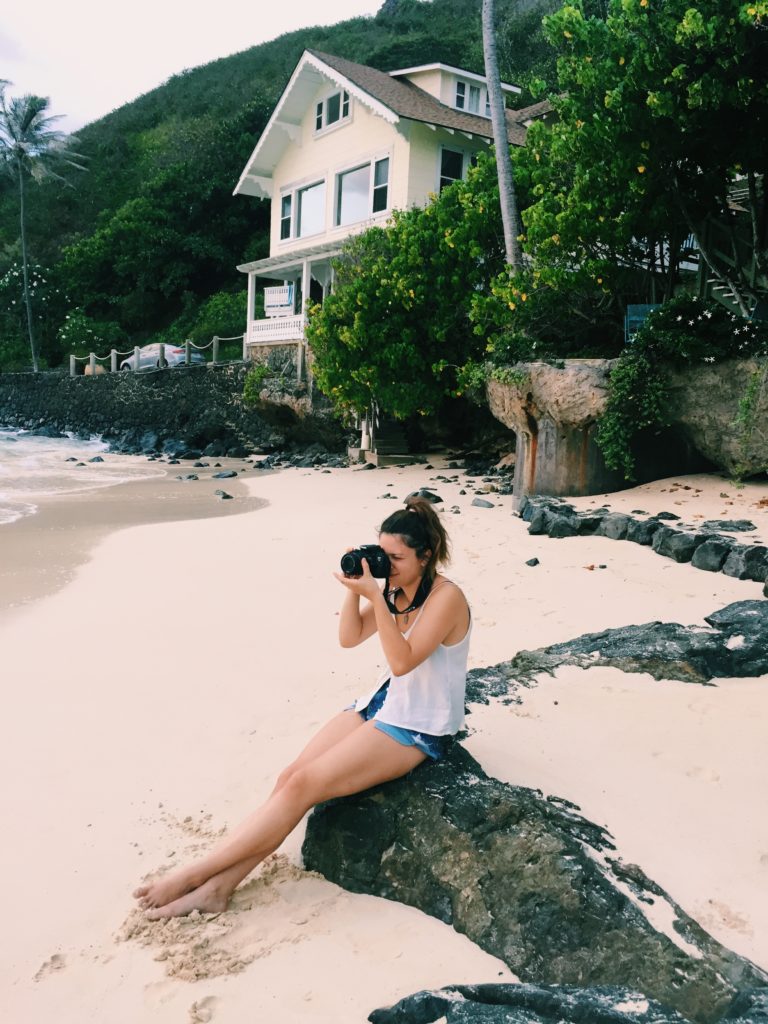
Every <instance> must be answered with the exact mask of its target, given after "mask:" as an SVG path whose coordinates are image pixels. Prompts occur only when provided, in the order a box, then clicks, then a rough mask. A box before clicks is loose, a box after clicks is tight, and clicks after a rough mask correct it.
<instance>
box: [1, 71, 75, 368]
mask: <svg viewBox="0 0 768 1024" xmlns="http://www.w3.org/2000/svg"><path fill="white" fill-rule="evenodd" d="M9 84H10V83H9V82H7V81H4V80H0V168H2V169H4V170H5V172H6V173H7V174H8V175H10V177H11V178H12V179H13V180H14V181H15V182H16V185H17V187H18V190H19V222H20V227H21V262H22V271H23V281H24V305H25V307H26V312H27V330H28V332H29V348H30V351H31V353H32V369H33V370H34V372H35V373H37V372H38V370H39V368H40V364H39V359H38V352H37V341H36V339H35V327H34V320H33V318H32V299H31V296H30V291H29V254H28V252H27V228H26V217H25V206H24V181H25V178H26V176H27V175H30V176H31V177H32V178H33V179H34V180H35V181H37V182H40V181H44V180H46V179H53V180H56V181H61V182H64V183H65V184H68V182H66V179H65V178H63V177H62V176H61V175H60V174H58V173H57V171H56V169H55V168H56V167H57V166H60V165H69V166H70V167H76V168H77V169H78V170H81V171H82V170H85V168H84V167H83V165H82V164H80V163H77V161H78V160H82V159H83V157H81V156H80V155H79V154H78V153H75V152H74V151H73V150H72V149H71V148H70V147H71V144H72V143H73V142H74V143H76V142H77V140H76V139H75V138H74V137H72V136H68V135H66V134H65V133H64V132H59V131H55V130H54V129H53V128H52V125H53V123H54V122H55V121H58V120H59V118H58V117H52V116H51V115H49V114H48V113H47V111H48V106H49V103H50V100H48V99H45V98H43V97H42V96H29V95H27V96H18V97H16V98H13V99H10V98H9V99H6V96H5V89H6V87H7V86H8V85H9Z"/></svg>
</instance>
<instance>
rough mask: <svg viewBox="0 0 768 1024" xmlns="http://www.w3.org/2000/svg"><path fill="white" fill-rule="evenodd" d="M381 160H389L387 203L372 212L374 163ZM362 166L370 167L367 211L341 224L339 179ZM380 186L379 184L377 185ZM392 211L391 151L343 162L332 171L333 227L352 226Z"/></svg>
mask: <svg viewBox="0 0 768 1024" xmlns="http://www.w3.org/2000/svg"><path fill="white" fill-rule="evenodd" d="M382 160H388V161H389V168H388V174H387V205H386V206H385V207H384V209H383V210H377V211H376V212H375V213H374V212H373V194H374V189H375V185H374V182H375V180H376V164H378V163H380V162H381V161H382ZM363 167H370V169H371V170H370V177H369V181H368V203H367V213H366V215H365V217H362V218H361V219H360V220H355V221H350V222H349V223H348V224H341V223H340V222H339V213H340V210H339V200H340V198H341V179H342V177H343V175H345V174H348V173H349V172H350V171H357V170H360V169H361V168H363ZM379 187H381V186H379ZM391 211H392V153H391V152H389V151H386V152H384V153H376V154H375V155H374V156H371V157H368V158H367V159H366V160H356V161H355V162H354V163H350V164H345V165H344V166H342V167H338V168H337V169H336V170H335V172H334V190H333V226H334V228H348V227H352V225H353V224H363V223H364V222H365V221H367V220H374V219H376V218H379V217H386V216H387V215H388V214H389V213H391Z"/></svg>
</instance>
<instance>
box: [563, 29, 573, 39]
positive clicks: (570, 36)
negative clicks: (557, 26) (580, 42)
mask: <svg viewBox="0 0 768 1024" xmlns="http://www.w3.org/2000/svg"><path fill="white" fill-rule="evenodd" d="M563 35H564V36H565V38H566V39H573V35H572V34H571V33H570V32H567V31H565V32H563Z"/></svg>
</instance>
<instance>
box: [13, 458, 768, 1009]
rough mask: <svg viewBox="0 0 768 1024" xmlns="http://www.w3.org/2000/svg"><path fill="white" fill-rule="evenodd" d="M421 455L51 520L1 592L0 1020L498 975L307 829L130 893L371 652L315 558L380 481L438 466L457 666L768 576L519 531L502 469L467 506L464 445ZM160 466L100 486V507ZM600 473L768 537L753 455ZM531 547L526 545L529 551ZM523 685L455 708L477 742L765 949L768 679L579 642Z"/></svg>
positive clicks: (766, 504) (268, 766)
mask: <svg viewBox="0 0 768 1024" xmlns="http://www.w3.org/2000/svg"><path fill="white" fill-rule="evenodd" d="M434 465H435V466H436V467H437V468H435V469H434V470H429V469H425V468H424V467H423V466H411V467H406V468H399V469H377V470H371V471H365V470H361V469H344V470H331V471H328V472H322V471H319V470H304V469H293V470H287V471H284V472H278V473H272V474H261V475H259V473H258V472H257V471H254V472H251V473H248V474H243V475H242V476H241V478H240V479H239V480H238V481H237V484H238V487H239V488H240V491H239V492H238V494H241V493H242V494H243V496H244V498H243V500H252V499H253V500H254V504H253V506H252V507H250V506H249V507H242V508H240V509H233V511H238V512H240V514H228V515H226V516H223V517H218V518H212V519H186V520H185V521H183V522H149V523H145V524H143V525H126V522H125V519H122V520H121V519H120V517H119V516H117V517H116V519H115V525H116V526H119V527H120V528H116V529H112V530H111V532H110V529H109V528H108V527H107V526H103V524H104V516H103V515H102V518H101V519H100V522H101V523H102V526H100V527H99V530H98V531H97V533H96V535H95V536H96V537H97V538H98V539H96V540H95V541H94V537H93V536H91V535H90V534H89V532H88V531H89V530H90V529H91V528H90V527H89V525H88V520H87V518H86V519H83V520H80V519H77V517H75V520H73V522H72V524H71V532H72V537H71V538H67V537H65V536H64V534H63V533H61V532H58V533H57V532H56V531H50V530H49V531H42V530H41V531H39V536H38V541H39V543H38V544H37V546H36V547H35V545H32V547H33V548H34V559H39V560H42V562H41V563H38V564H44V563H45V562H46V560H47V559H49V558H52V557H53V548H56V547H57V546H61V545H66V544H68V543H72V542H73V543H75V545H76V546H77V545H80V548H81V550H82V549H83V548H84V547H90V548H91V550H89V552H88V555H87V560H86V561H83V559H84V558H85V557H86V556H85V554H83V555H82V557H81V558H79V560H78V561H79V563H80V564H79V566H78V567H76V568H75V567H71V571H69V573H68V575H67V578H66V580H65V581H64V583H63V585H62V586H59V588H58V589H56V588H54V587H50V588H48V591H49V592H47V596H40V595H41V594H43V593H44V592H45V588H42V589H41V588H40V587H38V586H37V585H36V584H30V586H32V587H33V589H34V588H35V587H37V589H35V590H34V594H33V595H32V596H34V597H35V598H36V599H35V600H32V601H28V603H25V601H27V598H26V597H25V596H24V594H23V592H20V591H19V588H21V590H22V591H23V583H24V577H23V573H22V575H21V577H17V578H16V579H17V582H16V584H15V585H14V586H15V588H16V592H15V595H14V599H13V601H12V602H11V601H8V602H6V605H5V607H4V608H3V609H2V610H0V650H1V651H2V664H3V686H4V693H5V707H6V714H5V715H4V716H3V742H2V745H1V746H0V750H2V754H1V756H2V772H3V778H4V779H5V782H6V784H5V785H4V786H3V790H2V795H1V796H0V814H1V815H2V820H3V821H4V822H6V828H7V831H6V838H5V842H4V844H3V849H2V868H3V874H4V877H5V879H6V880H7V882H9V883H10V884H8V885H6V892H5V901H4V902H5V906H4V920H5V927H4V929H3V938H2V940H0V945H1V946H2V955H1V956H0V991H2V993H3V1002H4V1004H5V1007H4V1013H3V1018H4V1019H5V1020H8V1021H13V1022H14V1024H17V1022H18V1024H21V1022H33V1021H34V1022H37V1021H42V1020H49V1019H50V1020H56V1021H57V1022H59V1024H82V1022H83V1021H86V1020H94V1021H109V1022H110V1024H123V1022H125V1024H128V1022H131V1024H135V1022H136V1021H138V1020H142V1021H143V1020H151V1021H153V1022H154V1021H157V1022H158V1024H166V1022H167V1024H178V1022H181V1021H193V1022H195V1021H208V1020H210V1021H215V1022H216V1024H242V1022H243V1021H245V1020H261V1019H269V1020H274V1021H280V1022H281V1024H293V1022H299V1021H301V1022H306V1021H312V1022H313V1024H317V1022H321V1024H325V1022H328V1024H331V1022H333V1024H359V1022H361V1021H364V1020H365V1019H366V1016H367V1014H368V1013H369V1012H370V1011H371V1010H372V1009H373V1008H375V1007H377V1006H382V1005H387V1004H389V1003H392V1002H394V1001H395V1000H397V999H399V998H401V997H402V996H404V995H406V994H408V993H410V992H412V991H415V990H417V989H420V988H424V987H436V986H440V985H444V984H449V983H457V982H479V981H497V980H505V979H506V980H509V979H511V978H512V975H511V974H510V972H509V970H508V969H507V968H506V967H505V965H504V964H503V963H501V962H500V961H498V960H496V959H495V958H493V957H491V956H489V955H487V954H486V953H484V952H483V951H482V950H479V949H478V948H476V947H475V946H473V944H472V943H470V942H469V941H468V940H467V939H466V938H464V937H463V936H461V935H458V934H457V933H455V932H454V931H453V930H452V929H451V928H449V927H448V926H446V925H443V924H441V923H440V922H438V921H436V920H433V919H431V918H429V917H427V916H426V915H424V914H422V913H420V912H419V911H416V910H413V909H411V908H407V907H403V906H400V905H398V904H396V903H393V902H390V901H386V900H381V899H376V898H373V897H367V896H359V895H352V894H349V893H346V892H344V891H343V890H341V889H339V888H338V887H337V886H335V885H332V884H331V883H329V882H326V881H325V880H323V879H321V878H319V877H318V876H315V875H312V874H310V873H307V872H304V871H303V870H301V867H300V860H299V850H300V846H301V829H300V830H298V831H297V833H296V834H294V836H292V837H291V839H290V840H289V841H288V842H287V843H286V845H285V848H284V850H283V851H282V853H281V854H279V855H278V856H277V857H275V858H273V859H272V860H271V861H270V862H269V863H268V864H267V865H266V867H265V868H264V870H263V871H262V872H261V873H260V874H257V876H256V877H255V878H254V879H253V880H252V881H249V882H247V883H246V884H245V885H244V886H243V887H242V889H241V890H240V891H239V892H238V893H237V894H236V899H235V901H234V906H233V908H232V909H231V910H230V911H228V912H226V913H224V914H221V915H217V916H214V917H212V918H200V917H198V918H197V919H194V918H192V919H187V920H183V921H172V922H157V923H152V924H150V923H147V922H145V921H144V920H143V918H142V917H141V915H140V913H139V912H137V911H135V910H133V908H132V900H131V898H130V893H131V890H132V888H134V886H135V884H136V883H137V882H138V881H139V880H140V879H141V878H142V877H143V876H144V875H145V874H147V873H148V872H151V871H153V870H154V869H156V868H158V867H160V866H161V865H168V864H171V863H176V862H178V861H180V860H182V859H185V858H188V857H189V856H190V855H191V854H193V853H194V852H195V851H196V850H199V849H201V848H204V847H205V846H206V845H207V844H208V843H210V842H211V841H212V839H213V838H214V837H215V836H216V835H217V834H218V833H219V832H220V830H221V829H223V828H225V827H226V826H228V825H232V824H234V823H235V822H237V821H238V820H239V819H240V818H241V817H242V816H243V815H244V814H245V813H246V812H247V811H248V810H250V809H251V808H252V807H253V806H254V805H255V804H257V803H258V802H260V801H261V800H262V799H263V798H264V797H265V796H266V795H267V793H268V791H269V789H270V787H271V784H272V781H273V780H274V776H275V775H276V773H277V771H278V770H279V768H280V767H281V766H282V765H283V764H284V763H285V762H286V761H288V760H289V759H290V758H291V757H292V756H293V755H294V753H295V752H297V751H298V749H300V748H301V746H302V745H303V744H304V742H305V741H306V740H307V739H308V737H309V736H310V734H311V733H312V731H313V730H314V729H315V728H316V727H317V726H318V725H320V724H321V723H322V722H323V721H324V720H325V719H326V718H328V717H330V716H331V715H332V714H334V713H335V711H336V710H337V709H339V708H340V707H343V706H344V705H345V703H348V702H349V700H350V699H351V698H352V697H353V696H354V695H355V694H356V693H357V692H358V691H360V690H361V689H365V688H366V687H367V686H368V684H369V683H370V681H371V680H372V679H373V678H374V674H375V672H376V671H377V667H378V664H379V660H380V655H379V649H378V647H377V646H376V644H375V641H372V642H369V643H368V644H366V645H363V646H362V647H360V648H357V649H355V650H351V651H349V650H348V651H343V650H341V649H340V648H339V647H338V645H337V641H336V623H337V611H338V607H339V603H340V600H341V592H340V591H341V588H340V586H339V584H338V583H337V581H336V580H335V579H334V578H333V576H332V575H331V573H332V571H333V570H334V569H335V567H336V565H337V564H338V558H339V556H340V554H341V553H342V552H343V551H344V549H345V548H346V547H348V546H350V545H353V544H358V543H364V542H369V541H372V540H374V539H375V530H376V527H377V525H378V524H379V523H380V522H381V520H382V519H383V518H385V516H386V515H388V514H389V513H390V512H391V511H392V510H393V509H394V508H396V507H397V505H396V502H395V501H394V500H392V499H390V498H384V497H382V495H384V494H391V495H394V496H395V497H396V498H397V499H400V500H402V499H403V498H404V497H405V495H406V494H408V493H409V492H410V491H412V490H414V489H416V488H418V487H420V486H425V485H427V486H432V487H434V488H435V490H436V491H437V493H439V494H440V495H441V496H442V497H443V499H444V503H443V506H442V507H444V508H445V510H446V514H445V519H446V525H447V527H448V529H449V532H450V534H451V537H452V540H453V547H454V559H453V564H452V567H451V570H450V575H451V576H452V578H454V579H455V580H456V581H457V582H459V583H460V584H461V585H462V587H464V589H465V591H466V593H467V595H468V597H469V599H470V602H471V604H472V608H473V613H474V618H475V631H474V635H473V646H472V650H471V655H470V665H471V666H472V667H477V666H484V665H491V664H494V663H496V662H499V661H503V660H507V659H509V658H511V657H513V656H514V654H515V653H517V651H519V650H521V649H524V648H527V649H532V648H535V647H539V646H543V645H545V644H549V643H553V642H556V641H560V640H567V639H570V638H573V637H576V636H578V635H579V634H581V633H585V632H591V631H597V630H600V629H604V628H607V627H612V626H620V625H626V624H630V623H642V622H648V621H652V620H662V621H672V622H681V623H684V624H703V617H704V616H705V615H707V614H709V613H710V612H713V611H715V610H716V609H718V608H721V607H723V606H724V605H726V604H728V603H730V602H731V601H736V600H741V599H746V598H757V597H760V596H761V595H762V586H761V585H760V584H757V583H751V582H741V581H737V580H734V579H731V578H728V577H726V576H723V575H722V574H714V573H704V572H699V571H697V570H695V569H693V568H692V567H691V566H690V565H678V564H676V563H674V562H672V561H670V560H668V559H665V558H661V557H660V556H658V555H656V554H655V553H654V552H653V551H651V550H650V549H649V548H646V547H640V546H638V545H635V544H631V543H627V542H621V541H611V540H608V539H605V538H586V537H585V538H573V539H566V540H552V539H550V538H547V537H532V536H529V535H528V533H527V530H526V524H524V523H523V522H522V521H521V520H520V519H519V518H517V517H516V516H514V515H513V514H512V498H510V497H500V496H498V495H488V497H490V499H491V500H492V501H493V503H494V506H495V507H493V508H478V507H473V506H472V505H471V501H472V498H473V496H474V492H473V490H472V489H471V487H469V486H467V484H466V478H465V476H464V474H463V473H459V474H458V481H457V482H455V483H453V482H451V483H445V482H443V481H440V482H436V481H434V480H433V479H431V478H433V477H434V476H435V475H437V474H438V473H442V474H445V475H446V476H449V477H450V476H453V475H455V472H456V473H458V471H455V472H454V471H451V470H448V469H442V468H440V466H441V463H439V462H435V463H434ZM478 485H479V481H478ZM148 486H156V485H155V482H154V481H153V482H150V483H149V484H148V483H147V482H144V483H133V484H126V485H122V486H121V487H119V488H112V489H111V490H110V491H109V492H102V493H99V494H96V495H92V496H91V497H90V498H89V502H90V503H91V505H90V506H89V507H93V503H98V502H102V501H104V500H105V498H104V496H105V494H107V493H109V494H110V495H111V497H110V499H109V500H110V501H112V502H113V503H114V504H115V505H116V506H117V505H120V501H119V500H118V499H119V496H120V494H121V493H122V494H124V495H125V500H126V501H128V502H129V501H130V495H131V494H134V493H135V488H142V487H144V488H147V487H148ZM224 486H226V482H225V484H224ZM460 488H465V489H466V491H467V493H466V494H465V495H460V494H459V490H460ZM687 488H690V489H687ZM723 494H727V495H728V497H722V496H721V495H723ZM245 495H247V496H248V497H247V499H246V498H245ZM593 501H594V503H595V504H602V503H606V504H610V506H611V508H612V509H614V510H615V511H623V510H625V509H627V510H629V509H643V510H645V511H646V512H648V513H653V512H657V511H660V510H662V509H667V510H668V511H673V512H675V513H676V514H678V515H680V516H681V517H682V518H683V519H684V520H685V521H696V520H695V517H697V516H703V517H704V518H705V519H715V518H725V517H727V518H749V519H751V520H752V521H753V522H754V523H755V524H756V525H757V526H758V531H757V532H756V533H754V534H750V539H757V538H760V539H762V540H763V541H764V542H765V541H766V540H768V485H766V484H748V485H746V486H745V487H744V488H741V489H736V488H734V486H733V484H731V483H730V482H728V481H725V480H724V479H722V478H720V477H714V476H699V477H678V478H674V479H672V480H668V481H659V482H657V483H654V484H652V485H646V486H643V487H638V488H634V489H632V490H629V491H625V492H621V493H619V494H613V495H609V496H605V497H604V496H602V495H600V496H596V497H595V498H594V499H593V498H584V499H578V500H577V501H574V504H576V505H577V506H578V507H580V508H587V507H590V505H591V503H592V502H593ZM729 502H732V504H729ZM262 503H263V504H262ZM228 504H230V505H233V506H234V505H235V502H230V503H228ZM259 506H261V507H259ZM453 506H458V507H459V508H460V514H455V515H454V514H451V513H450V511H449V510H450V509H451V507H453ZM178 514H179V518H183V503H182V504H181V505H179V507H178ZM108 518H109V517H107V519H108ZM147 518H148V519H150V520H151V519H152V516H151V515H149V516H148V517H147ZM135 521H136V520H134V522H135ZM30 522H31V521H30ZM14 525H15V524H14ZM38 525H39V524H38ZM102 527H103V528H102ZM26 528H27V529H33V526H32V525H28V526H27V527H26ZM2 529H3V528H0V552H2V551H3V547H2V546H3V544H4V543H7V542H6V541H4V540H3V534H2ZM9 529H10V528H9ZM88 536H91V541H92V542H93V544H92V543H91V542H87V538H88ZM30 544H31V542H30ZM30 550H31V548H30ZM533 556H536V557H538V558H539V559H540V564H539V565H538V566H536V567H529V566H526V565H525V562H526V560H527V559H530V558H532V557H533ZM598 565H605V566H606V568H605V569H598V568H596V567H597V566H598ZM30 573H31V575H30V579H32V577H33V576H34V573H33V572H32V566H30ZM52 590H55V592H50V591H52ZM10 604H13V607H9V605H10ZM522 696H523V699H522V703H521V704H519V705H514V704H512V705H505V704H502V703H501V702H494V703H492V704H491V705H490V706H488V707H474V708H473V709H472V711H471V715H470V717H469V718H468V726H469V729H470V736H469V738H468V740H467V741H466V745H467V747H468V749H469V750H470V752H471V753H472V754H473V755H474V756H475V757H476V758H477V759H478V760H479V761H480V763H481V765H482V766H483V767H484V769H485V770H486V771H487V772H489V773H490V774H492V775H495V776H497V777H499V778H501V779H503V780H505V781H508V782H511V783H515V784H521V785H527V786H533V787H537V788H541V789H542V790H543V791H544V792H545V793H548V794H549V793H551V794H556V795H558V796H561V797H565V798H567V799H569V800H572V801H573V802H574V803H576V804H578V805H579V806H580V807H581V809H582V812H583V813H584V815H585V816H586V817H588V818H590V819H591V820H593V821H595V822H597V823H599V824H601V825H603V826H605V827H606V828H607V829H608V831H609V832H611V834H612V835H613V836H614V838H615V841H616V845H617V849H618V855H619V856H621V857H622V858H623V859H624V860H625V861H626V862H630V863H637V864H639V865H640V866H641V867H642V868H643V870H644V871H645V872H646V873H647V874H648V875H649V876H650V877H651V878H652V879H654V880H655V881H656V882H658V883H659V884H660V885H662V886H663V887H664V888H665V889H666V890H667V891H668V892H669V894H670V895H671V896H672V898H673V899H675V900H676V901H677V902H678V903H680V904H681V906H682V907H683V908H684V909H685V910H686V911H687V912H688V913H689V914H691V915H692V916H693V917H694V918H696V919H697V920H698V921H699V922H700V923H701V924H702V925H703V926H704V927H705V928H707V929H708V930H709V931H710V932H711V933H712V934H713V935H714V936H715V937H716V938H718V939H719V940H720V941H722V942H723V943H724V944H726V945H727V946H729V947H731V948H732V949H734V950H736V951H737V952H739V953H741V954H743V955H745V956H748V957H750V958H751V959H753V960H754V961H755V962H757V963H759V964H761V965H762V966H763V967H765V968H768V816H766V815H765V813H764V808H765V793H766V791H767V789H768V758H766V756H765V722H766V721H768V679H766V678H761V679H758V680H749V679H746V680H745V679H733V680H719V681H717V685H716V686H710V687H702V686H695V685H691V684H684V683H680V682H675V681H662V682H658V681H655V680H653V679H651V678H650V677H645V676H641V675H632V676H629V675H625V674H623V673H621V672H620V671H618V670H612V669H604V668H603V669H593V670H589V671H582V670H577V669H568V670H561V671H560V672H559V673H558V674H557V676H556V678H554V679H552V678H541V679H540V680H539V682H538V685H537V686H535V687H534V688H532V689H530V690H526V691H524V692H523V695H522Z"/></svg>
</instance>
